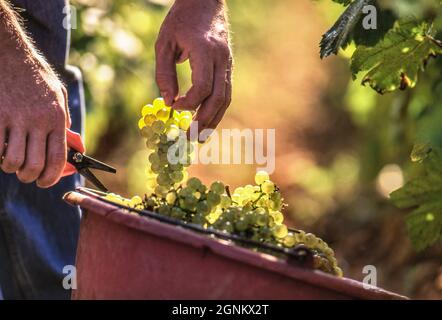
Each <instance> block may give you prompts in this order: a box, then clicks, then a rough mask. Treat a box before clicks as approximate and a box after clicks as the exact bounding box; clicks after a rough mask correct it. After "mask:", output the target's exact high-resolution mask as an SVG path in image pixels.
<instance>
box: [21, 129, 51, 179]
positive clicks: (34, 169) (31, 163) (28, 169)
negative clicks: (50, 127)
mask: <svg viewBox="0 0 442 320" xmlns="http://www.w3.org/2000/svg"><path fill="white" fill-rule="evenodd" d="M45 158H46V134H44V133H42V132H41V131H35V132H32V133H30V134H29V135H28V141H27V147H26V159H25V161H24V165H23V166H22V167H21V168H20V169H19V171H18V172H17V178H18V179H19V180H20V181H21V182H23V183H31V182H34V181H35V180H37V179H38V177H39V176H40V174H41V172H42V171H43V168H44V166H45Z"/></svg>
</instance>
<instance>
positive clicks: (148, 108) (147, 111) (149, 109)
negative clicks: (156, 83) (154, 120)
mask: <svg viewBox="0 0 442 320" xmlns="http://www.w3.org/2000/svg"><path fill="white" fill-rule="evenodd" d="M153 113H154V107H153V105H151V104H147V105H145V106H144V107H143V108H142V109H141V115H142V116H143V117H145V116H147V115H149V114H153Z"/></svg>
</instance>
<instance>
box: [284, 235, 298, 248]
mask: <svg viewBox="0 0 442 320" xmlns="http://www.w3.org/2000/svg"><path fill="white" fill-rule="evenodd" d="M295 244H296V237H295V236H294V234H293V233H291V232H289V233H287V236H286V237H285V238H284V245H285V246H286V247H287V248H291V247H293V246H294V245H295Z"/></svg>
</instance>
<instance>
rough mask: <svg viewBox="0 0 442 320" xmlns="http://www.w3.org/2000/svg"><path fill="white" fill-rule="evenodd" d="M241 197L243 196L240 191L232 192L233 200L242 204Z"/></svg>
mask: <svg viewBox="0 0 442 320" xmlns="http://www.w3.org/2000/svg"><path fill="white" fill-rule="evenodd" d="M241 199H242V197H241V195H240V194H239V193H234V194H232V201H233V202H235V203H237V204H240V203H241Z"/></svg>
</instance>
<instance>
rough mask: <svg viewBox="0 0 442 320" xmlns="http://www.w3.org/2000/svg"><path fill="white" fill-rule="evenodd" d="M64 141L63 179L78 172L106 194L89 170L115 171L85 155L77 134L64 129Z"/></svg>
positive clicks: (101, 184) (105, 190) (84, 149)
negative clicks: (65, 153) (65, 145)
mask: <svg viewBox="0 0 442 320" xmlns="http://www.w3.org/2000/svg"><path fill="white" fill-rule="evenodd" d="M66 140H67V146H68V148H69V150H68V155H67V162H66V165H65V168H64V171H63V177H66V176H70V175H72V174H74V173H77V172H78V173H79V174H80V175H82V176H83V177H84V178H85V179H86V180H88V181H89V182H90V183H92V184H93V185H94V186H96V187H97V188H98V189H99V190H100V191H104V192H107V191H108V190H107V188H106V187H105V186H104V185H103V183H101V181H100V180H98V178H97V177H96V176H95V175H94V174H93V173H92V172H91V171H90V170H89V169H96V170H100V171H105V172H110V173H116V172H117V170H116V169H115V168H113V167H111V166H110V165H108V164H106V163H103V162H101V161H98V160H96V159H94V158H91V157H88V156H87V155H85V152H86V148H85V147H84V144H83V141H82V139H81V136H80V135H79V134H78V133H76V132H73V131H71V130H69V129H66Z"/></svg>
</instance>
